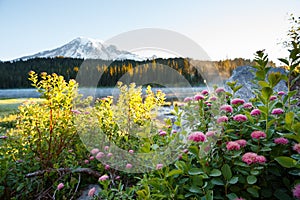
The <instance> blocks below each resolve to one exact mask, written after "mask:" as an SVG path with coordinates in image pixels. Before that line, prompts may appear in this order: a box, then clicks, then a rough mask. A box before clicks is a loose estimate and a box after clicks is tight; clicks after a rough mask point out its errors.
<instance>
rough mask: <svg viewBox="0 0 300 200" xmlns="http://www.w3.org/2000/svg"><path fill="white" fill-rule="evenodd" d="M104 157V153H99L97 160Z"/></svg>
mask: <svg viewBox="0 0 300 200" xmlns="http://www.w3.org/2000/svg"><path fill="white" fill-rule="evenodd" d="M104 155H105V154H104V153H103V152H98V153H97V155H96V158H97V159H100V158H103V157H104Z"/></svg>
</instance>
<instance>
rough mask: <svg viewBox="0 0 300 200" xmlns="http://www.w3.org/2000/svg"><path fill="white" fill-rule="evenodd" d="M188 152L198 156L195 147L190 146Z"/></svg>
mask: <svg viewBox="0 0 300 200" xmlns="http://www.w3.org/2000/svg"><path fill="white" fill-rule="evenodd" d="M189 152H191V153H192V154H194V155H195V156H198V155H199V148H198V147H197V146H190V147H189Z"/></svg>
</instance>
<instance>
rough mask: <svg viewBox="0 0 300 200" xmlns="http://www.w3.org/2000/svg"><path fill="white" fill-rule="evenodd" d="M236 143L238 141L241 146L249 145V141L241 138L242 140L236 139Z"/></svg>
mask: <svg viewBox="0 0 300 200" xmlns="http://www.w3.org/2000/svg"><path fill="white" fill-rule="evenodd" d="M235 142H236V143H238V144H239V145H240V146H241V147H245V146H246V145H247V141H246V140H243V139H240V140H236V141H235Z"/></svg>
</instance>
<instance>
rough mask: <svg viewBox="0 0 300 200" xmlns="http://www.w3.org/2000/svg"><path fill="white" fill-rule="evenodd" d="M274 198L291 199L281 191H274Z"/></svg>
mask: <svg viewBox="0 0 300 200" xmlns="http://www.w3.org/2000/svg"><path fill="white" fill-rule="evenodd" d="M274 196H275V197H276V198H277V199H284V200H290V199H291V197H290V196H289V195H288V194H287V193H286V192H285V191H284V190H282V189H277V190H275V193H274Z"/></svg>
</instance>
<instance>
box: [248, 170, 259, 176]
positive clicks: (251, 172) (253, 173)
mask: <svg viewBox="0 0 300 200" xmlns="http://www.w3.org/2000/svg"><path fill="white" fill-rule="evenodd" d="M250 174H252V175H254V176H256V175H258V174H259V171H258V170H251V171H250Z"/></svg>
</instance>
